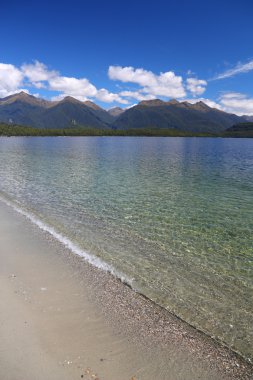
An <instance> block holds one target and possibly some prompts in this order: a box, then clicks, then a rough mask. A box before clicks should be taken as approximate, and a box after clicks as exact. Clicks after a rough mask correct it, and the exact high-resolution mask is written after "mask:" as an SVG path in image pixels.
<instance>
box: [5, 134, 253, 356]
mask: <svg viewBox="0 0 253 380" xmlns="http://www.w3.org/2000/svg"><path fill="white" fill-rule="evenodd" d="M0 160H1V161H0V162H1V165H0V192H1V195H2V197H4V198H5V199H8V200H10V201H12V202H14V203H15V204H16V205H18V206H19V207H21V208H22V209H23V210H25V211H26V212H29V213H31V214H32V215H34V216H35V217H36V218H37V219H39V220H41V221H43V222H44V223H46V224H47V225H48V226H49V227H50V228H53V229H54V231H56V232H58V233H60V234H61V236H62V237H67V238H68V239H69V240H70V241H71V242H73V243H74V244H76V245H77V246H79V247H80V248H81V249H82V250H83V251H85V252H88V253H90V254H92V255H94V256H96V257H98V258H100V259H101V261H100V264H101V265H103V262H104V263H106V264H107V265H109V267H110V268H114V270H115V271H116V272H117V273H120V274H123V275H124V276H125V277H126V279H127V280H128V281H129V282H131V284H132V285H133V287H134V288H136V289H137V290H139V291H140V292H142V293H144V294H145V295H146V296H148V297H149V298H151V299H153V300H154V301H156V302H157V303H159V304H160V305H162V306H164V307H166V308H167V309H169V310H170V311H172V312H173V313H175V314H176V315H178V316H180V317H181V318H182V319H184V320H186V321H187V322H189V323H191V324H192V325H194V326H196V327H198V328H200V329H201V330H203V331H205V332H207V333H208V334H210V335H212V336H214V337H216V338H219V339H221V340H222V341H224V342H225V343H226V344H228V345H229V346H230V347H232V348H233V349H235V350H236V351H239V352H241V353H242V354H243V355H244V356H245V357H251V358H252V357H253V354H252V352H253V336H252V326H253V310H252V308H253V307H252V294H253V292H252V288H253V251H252V227H253V140H250V139H211V138H208V139H207V138H206V139H204V138H118V137H112V138H110V137H106V138H103V137H99V138H96V137H87V138H80V137H79V138H52V137H51V138H1V139H0Z"/></svg>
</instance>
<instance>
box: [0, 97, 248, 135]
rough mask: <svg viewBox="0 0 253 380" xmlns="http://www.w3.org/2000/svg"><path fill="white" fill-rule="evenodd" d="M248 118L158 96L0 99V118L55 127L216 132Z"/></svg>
mask: <svg viewBox="0 0 253 380" xmlns="http://www.w3.org/2000/svg"><path fill="white" fill-rule="evenodd" d="M246 121H248V119H247V116H241V117H240V116H237V115H234V114H229V113H226V112H223V111H220V110H218V109H215V108H211V107H209V106H207V105H206V104H205V103H203V102H201V101H200V102H197V103H195V104H191V103H189V102H186V101H183V102H178V101H177V100H170V101H168V102H165V101H162V100H160V99H154V100H149V101H142V102H140V103H139V104H137V105H135V106H133V107H131V108H128V109H125V110H124V109H121V108H120V107H114V108H112V109H111V110H108V111H106V110H104V109H103V108H101V107H99V106H98V105H97V104H95V103H93V102H91V101H86V102H81V101H79V100H77V99H75V98H72V97H70V96H67V97H65V98H64V99H63V100H60V101H48V100H45V99H41V98H37V97H35V96H32V95H29V94H26V93H25V92H20V93H18V94H14V95H10V96H8V97H6V98H2V99H0V122H3V123H8V124H18V125H25V126H30V127H35V128H45V129H59V128H61V129H62V128H73V127H76V126H78V127H92V128H99V129H111V128H113V129H123V130H125V129H137V128H138V129H144V128H151V129H164V128H166V129H175V130H180V131H187V132H207V133H219V132H222V131H224V130H226V129H227V128H229V127H231V126H233V125H234V124H238V123H242V122H246Z"/></svg>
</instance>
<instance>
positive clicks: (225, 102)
mask: <svg viewBox="0 0 253 380" xmlns="http://www.w3.org/2000/svg"><path fill="white" fill-rule="evenodd" d="M220 103H221V106H222V108H223V110H224V111H226V112H230V113H235V114H237V115H249V116H251V115H253V98H249V97H247V95H245V94H241V93H238V92H230V93H226V94H223V95H222V96H221V97H220Z"/></svg>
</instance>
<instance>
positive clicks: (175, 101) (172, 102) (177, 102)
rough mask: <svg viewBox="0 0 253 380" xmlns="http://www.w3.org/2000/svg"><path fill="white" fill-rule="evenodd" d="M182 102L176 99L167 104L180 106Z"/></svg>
mask: <svg viewBox="0 0 253 380" xmlns="http://www.w3.org/2000/svg"><path fill="white" fill-rule="evenodd" d="M179 103H180V102H179V101H178V100H176V99H171V100H170V101H169V102H167V104H179Z"/></svg>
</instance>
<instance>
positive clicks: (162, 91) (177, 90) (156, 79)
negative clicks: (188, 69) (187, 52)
mask: <svg viewBox="0 0 253 380" xmlns="http://www.w3.org/2000/svg"><path fill="white" fill-rule="evenodd" d="M108 75H109V78H110V79H112V80H119V81H121V82H125V83H128V82H129V83H136V84H138V85H139V86H141V87H142V89H141V90H140V92H144V93H146V94H149V95H152V96H164V97H168V98H182V97H184V96H185V90H184V86H183V80H182V77H181V76H177V75H175V73H174V72H172V71H168V72H165V73H160V75H156V74H154V73H153V72H152V71H147V70H144V69H142V68H137V69H135V68H134V67H132V66H129V67H122V66H110V67H109V70H108Z"/></svg>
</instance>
